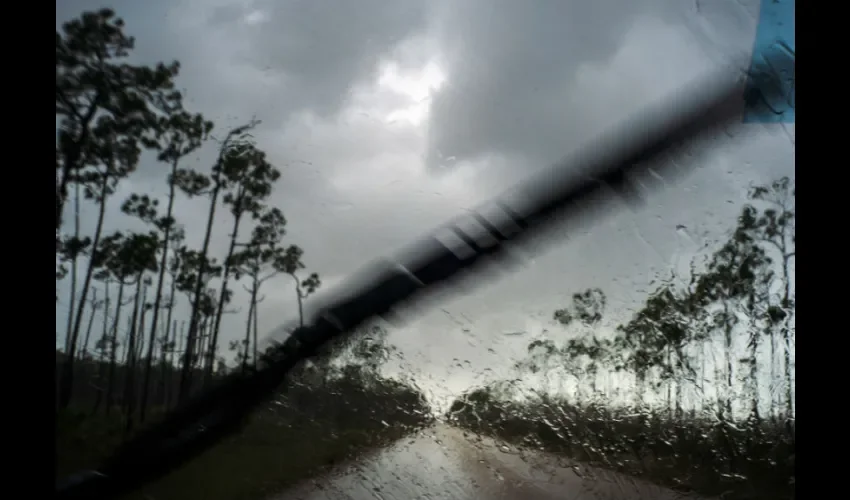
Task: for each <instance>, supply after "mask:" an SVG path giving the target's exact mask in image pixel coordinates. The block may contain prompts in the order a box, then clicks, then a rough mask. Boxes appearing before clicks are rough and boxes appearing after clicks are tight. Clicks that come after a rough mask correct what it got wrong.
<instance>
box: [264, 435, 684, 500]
mask: <svg viewBox="0 0 850 500" xmlns="http://www.w3.org/2000/svg"><path fill="white" fill-rule="evenodd" d="M681 498H694V499H695V498H698V497H695V496H684V495H682V494H679V493H676V492H673V491H671V490H668V489H665V488H661V487H658V486H655V485H653V484H650V483H648V482H645V481H641V480H637V479H634V478H631V477H629V476H625V475H622V474H617V473H614V472H609V471H605V470H600V469H589V468H587V467H583V466H580V465H578V464H576V463H572V462H568V461H565V460H564V459H560V458H557V457H554V456H551V455H548V454H544V453H536V452H528V451H526V452H520V451H518V450H515V449H512V448H511V447H508V446H505V445H503V444H500V443H497V442H495V441H494V440H492V439H489V438H480V437H478V436H473V435H468V434H465V433H464V432H463V431H460V430H458V429H455V428H452V427H448V426H444V425H438V426H436V427H434V428H432V429H429V430H427V431H424V432H422V433H420V434H419V435H417V436H413V437H410V438H408V439H405V440H402V441H399V442H398V443H396V444H395V445H394V446H392V447H390V448H388V449H386V450H384V451H382V452H380V453H378V454H377V455H375V456H374V457H371V458H368V459H365V460H361V462H360V463H359V464H357V465H354V466H348V467H346V468H344V469H342V470H338V471H336V472H335V473H333V474H330V475H328V476H325V477H323V478H320V479H317V480H312V481H309V482H305V483H303V484H301V485H298V486H296V487H295V488H293V489H291V490H289V491H286V492H283V493H281V494H280V495H277V496H276V497H274V500H337V499H339V500H342V499H345V500H370V499H374V500H415V499H422V500H426V499H427V500H444V499H445V500H466V499H470V500H472V499H485V500H509V499H510V500H514V499H515V500H556V499H557V500H633V499H634V500H672V499H681Z"/></svg>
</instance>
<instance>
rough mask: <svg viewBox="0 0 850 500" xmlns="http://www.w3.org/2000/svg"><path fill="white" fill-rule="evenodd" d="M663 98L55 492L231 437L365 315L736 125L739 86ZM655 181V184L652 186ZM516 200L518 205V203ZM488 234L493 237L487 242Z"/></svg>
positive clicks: (429, 243)
mask: <svg viewBox="0 0 850 500" xmlns="http://www.w3.org/2000/svg"><path fill="white" fill-rule="evenodd" d="M689 90H691V92H690V93H688V94H684V93H682V94H679V95H678V96H675V97H674V98H672V99H669V100H667V101H666V102H665V104H664V105H663V106H661V108H660V109H655V110H653V111H652V112H651V113H645V114H643V115H642V116H640V117H638V118H637V119H636V120H633V121H631V122H630V123H629V124H627V125H626V126H624V127H621V128H620V129H619V130H618V131H615V132H614V133H613V134H612V135H611V136H609V137H608V138H607V139H605V140H603V141H600V142H597V143H596V146H595V147H591V148H590V149H587V150H585V151H584V152H583V153H580V154H578V155H575V156H573V157H571V158H569V159H568V160H565V161H564V162H560V163H559V164H557V165H554V166H552V167H550V168H548V169H545V170H544V171H542V172H540V173H538V174H536V175H534V176H532V177H531V178H530V179H529V180H527V181H525V182H523V183H521V184H520V185H519V186H517V187H516V188H514V189H512V190H511V191H509V192H508V193H505V194H504V195H502V196H500V197H498V198H496V199H495V200H494V201H492V202H491V203H489V204H487V205H486V206H489V207H494V209H495V211H496V212H500V213H499V216H498V217H496V219H499V220H493V218H492V217H491V218H486V217H484V216H483V215H481V213H482V211H477V212H475V213H473V214H472V215H464V217H471V218H472V220H474V221H475V222H476V223H477V224H478V225H479V226H480V227H482V228H483V229H484V231H485V232H486V233H487V234H489V235H490V237H491V238H492V239H491V244H489V245H488V244H483V243H478V242H477V239H476V238H475V237H474V235H469V234H467V233H465V232H464V231H462V230H461V229H460V227H461V226H460V225H459V224H458V223H457V222H458V221H455V223H451V224H448V225H447V226H445V227H444V228H443V229H449V230H451V231H453V232H454V233H455V234H457V235H458V236H459V237H461V239H462V240H464V241H465V242H466V244H467V246H468V247H470V249H471V250H472V252H471V253H470V252H467V255H466V256H463V257H462V256H459V255H458V254H457V253H456V252H454V251H453V250H452V249H451V248H448V247H447V246H446V245H444V244H443V243H441V242H440V241H439V240H438V239H437V237H436V236H435V235H434V234H433V233H432V235H430V236H428V237H426V238H425V239H424V240H422V241H421V242H420V243H418V244H416V245H414V246H413V248H412V251H411V252H407V253H405V254H404V255H401V256H400V257H399V258H398V259H395V260H394V261H393V262H395V263H396V264H395V265H392V266H388V267H387V268H386V269H384V271H383V272H381V273H378V275H377V276H375V277H374V278H373V279H371V281H369V282H368V283H367V284H365V285H363V286H362V287H361V288H360V289H359V290H358V291H357V292H356V293H349V294H346V296H345V297H337V299H335V300H332V301H329V302H328V303H327V305H326V307H324V308H323V309H322V311H321V312H320V313H318V314H317V315H316V316H317V319H316V320H315V321H313V322H312V323H311V324H310V325H309V326H307V327H302V328H299V329H297V330H296V331H295V332H293V334H292V335H291V336H290V337H289V338H287V339H286V340H285V341H284V342H283V343H282V344H279V345H277V346H274V347H273V348H271V349H270V350H269V351H268V353H267V354H266V355H265V356H264V359H263V361H262V363H261V366H260V367H259V368H257V369H255V370H253V371H249V372H248V373H236V374H232V375H229V376H228V377H226V378H225V379H224V380H222V381H221V382H220V383H218V384H217V385H215V386H214V387H213V388H212V389H211V390H209V391H207V392H206V393H204V394H202V395H200V396H198V397H196V398H194V399H191V400H190V401H189V402H188V403H187V404H185V405H183V406H181V407H179V408H177V409H176V410H174V411H173V412H171V413H170V414H169V415H167V416H166V417H165V418H164V419H163V420H162V421H161V422H160V423H158V424H156V425H154V426H152V427H150V428H148V429H146V430H142V431H141V432H139V434H137V435H136V436H135V437H134V438H132V439H131V440H130V441H128V442H127V443H126V444H124V445H123V446H121V447H120V448H119V449H118V451H117V452H116V453H115V454H114V455H113V456H112V457H111V458H110V459H109V460H107V461H106V462H105V463H104V464H103V465H102V467H101V468H100V469H98V471H97V472H95V471H89V472H83V473H80V474H77V475H74V476H71V477H69V478H67V479H65V480H64V481H61V482H60V483H58V484H57V486H56V494H57V496H58V497H60V498H69V499H70V498H89V499H99V498H112V497H114V496H118V495H120V494H123V493H126V492H128V491H132V490H134V489H136V488H138V487H139V486H141V485H142V484H144V483H146V482H149V481H152V480H154V479H156V478H158V477H161V476H163V475H164V474H166V473H167V472H169V471H171V470H173V469H174V468H176V467H177V466H179V465H180V464H182V463H184V462H186V461H188V460H190V459H191V458H192V457H194V456H196V455H198V454H199V453H201V452H202V451H204V450H206V449H208V448H209V447H211V446H212V445H213V444H215V443H216V442H218V441H220V440H221V439H222V438H223V437H225V436H227V435H229V434H231V433H233V432H234V431H236V430H237V429H239V427H240V426H241V424H242V423H243V422H244V420H245V418H246V416H247V415H249V414H250V413H251V411H252V410H253V409H255V408H256V407H257V406H259V405H260V404H261V403H262V402H263V401H265V400H266V399H267V398H269V397H270V396H271V395H272V394H273V393H274V391H275V390H276V389H278V388H279V387H280V386H281V384H282V383H283V382H284V379H285V376H286V375H287V373H289V372H290V370H292V369H293V368H294V367H295V366H296V365H297V364H298V363H299V362H301V361H302V360H304V359H306V358H308V357H310V356H313V355H314V354H316V353H317V351H318V350H319V349H320V348H321V347H322V346H324V345H325V344H326V343H328V342H329V341H331V340H332V339H335V338H337V337H339V336H342V335H344V334H347V333H348V332H351V331H352V330H353V329H354V328H356V327H357V326H358V325H360V324H361V323H363V322H364V321H366V320H368V319H370V318H372V317H374V316H380V315H385V314H388V313H390V312H391V310H392V309H393V308H394V307H398V305H399V304H401V303H404V302H408V301H411V300H413V299H418V298H420V297H422V296H423V295H425V292H427V291H428V290H429V289H431V290H432V289H434V287H435V285H439V284H441V283H447V282H448V280H450V279H451V278H453V277H456V276H457V275H458V273H460V272H461V271H467V270H474V269H476V268H479V269H480V267H481V266H480V264H481V262H482V261H486V260H489V259H491V258H493V257H497V256H500V255H504V252H503V251H504V250H505V249H506V245H507V244H508V243H510V244H515V243H516V244H522V242H527V241H528V240H529V239H531V238H532V237H534V236H536V235H544V234H546V233H547V231H549V230H550V229H551V228H552V227H553V226H554V225H560V224H562V223H563V219H564V217H565V216H570V215H575V212H576V211H575V210H574V209H575V208H582V207H583V206H587V204H588V202H590V201H593V200H598V199H599V197H600V195H605V194H609V193H608V191H610V190H613V191H614V192H616V193H619V194H620V195H622V196H623V197H625V198H626V199H627V200H634V199H635V198H637V199H640V197H641V193H640V191H641V190H643V189H647V188H648V187H649V186H646V185H643V184H642V181H643V180H646V179H647V178H648V177H647V176H661V177H665V176H667V177H668V178H669V177H678V176H679V175H681V174H684V173H686V169H687V167H686V166H683V165H679V164H676V163H675V162H666V163H665V162H662V161H659V160H660V159H661V157H662V156H663V155H664V154H666V153H668V152H670V151H671V150H672V149H675V148H676V147H678V146H682V145H686V144H690V143H693V142H694V141H697V140H699V139H703V138H706V137H710V136H712V135H713V133H714V132H716V131H718V130H720V129H722V128H723V127H727V126H730V125H732V124H734V123H736V122H740V119H741V114H742V112H743V86H742V84H741V83H740V82H739V81H736V82H731V83H725V84H721V83H719V80H712V81H711V82H709V83H708V84H703V85H700V86H699V88H696V89H689ZM656 184H657V183H656ZM517 203H518V204H519V205H520V206H519V207H518V206H517ZM493 240H495V241H494V242H493Z"/></svg>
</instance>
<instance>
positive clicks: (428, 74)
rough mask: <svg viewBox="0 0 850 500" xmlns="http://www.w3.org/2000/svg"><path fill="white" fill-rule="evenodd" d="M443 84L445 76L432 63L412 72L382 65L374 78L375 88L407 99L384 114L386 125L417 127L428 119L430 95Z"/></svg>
mask: <svg viewBox="0 0 850 500" xmlns="http://www.w3.org/2000/svg"><path fill="white" fill-rule="evenodd" d="M445 81H446V76H445V73H444V72H443V71H442V70H441V69H440V67H439V66H437V64H436V63H433V62H431V63H428V64H426V65H425V66H424V67H422V68H420V69H418V70H414V71H410V70H403V69H401V68H400V67H399V65H398V64H397V63H394V62H390V63H386V64H384V65H383V67H382V68H381V70H380V76H379V77H378V86H379V87H380V88H382V89H386V90H389V91H391V92H393V93H395V94H398V95H400V96H404V97H407V99H408V100H409V104H408V105H406V106H404V107H400V108H396V109H394V110H392V111H391V112H390V113H389V114H387V116H386V117H385V120H386V121H387V122H388V123H393V122H407V123H410V124H411V125H414V126H416V125H421V124H422V123H423V122H424V121H425V119H426V118H427V117H428V110H429V105H430V103H429V100H430V98H431V96H432V95H433V94H434V92H437V91H438V90H440V88H441V87H442V86H443V84H444V83H445Z"/></svg>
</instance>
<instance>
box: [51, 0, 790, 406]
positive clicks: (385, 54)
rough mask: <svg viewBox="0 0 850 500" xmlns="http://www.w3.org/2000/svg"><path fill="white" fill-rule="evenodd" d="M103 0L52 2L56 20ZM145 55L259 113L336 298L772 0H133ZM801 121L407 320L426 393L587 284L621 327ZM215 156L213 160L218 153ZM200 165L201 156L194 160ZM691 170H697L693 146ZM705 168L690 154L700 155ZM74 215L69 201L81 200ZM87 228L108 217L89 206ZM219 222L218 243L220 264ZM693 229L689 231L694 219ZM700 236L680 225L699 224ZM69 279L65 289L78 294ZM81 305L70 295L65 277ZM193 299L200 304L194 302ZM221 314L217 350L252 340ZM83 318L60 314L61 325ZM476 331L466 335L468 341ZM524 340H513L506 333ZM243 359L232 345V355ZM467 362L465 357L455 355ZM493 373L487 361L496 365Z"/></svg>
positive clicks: (276, 319) (311, 258) (699, 67)
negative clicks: (385, 258)
mask: <svg viewBox="0 0 850 500" xmlns="http://www.w3.org/2000/svg"><path fill="white" fill-rule="evenodd" d="M101 6H104V2H102V1H89V0H63V1H61V2H60V1H57V28H58V26H59V25H60V24H61V22H63V21H64V20H66V19H69V18H71V17H75V16H77V15H79V13H80V12H82V11H83V10H87V9H95V8H98V7H101ZM108 6H110V7H112V8H114V9H115V10H116V11H117V13H118V14H119V15H120V16H121V17H123V18H124V19H125V21H126V24H127V31H128V32H129V33H130V34H132V35H135V36H136V37H137V50H136V52H135V57H136V58H137V59H138V60H140V61H144V62H155V61H159V60H171V59H178V60H180V62H181V63H182V71H181V75H180V79H179V85H180V87H182V88H185V89H186V95H187V97H188V106H189V107H191V109H192V110H194V111H200V112H203V113H204V114H205V115H206V116H207V117H208V118H210V119H212V120H214V121H215V122H216V125H217V130H218V131H219V133H221V132H223V131H225V130H227V129H228V128H229V127H232V126H235V125H238V124H241V123H243V122H245V121H247V120H248V119H250V118H251V117H252V116H256V117H257V118H259V119H261V120H262V121H263V124H262V126H261V127H260V128H259V129H258V131H257V134H256V137H257V141H258V144H259V146H260V147H261V148H262V149H264V150H266V151H267V152H268V154H269V156H270V159H271V160H272V162H273V163H274V164H275V165H277V166H278V168H279V169H280V170H281V172H282V176H281V179H280V181H279V182H278V185H277V188H276V191H275V193H274V195H273V197H272V199H271V200H270V203H271V204H273V205H275V206H278V207H280V208H281V209H282V210H283V211H284V212H285V214H286V217H287V219H288V220H289V225H288V235H287V241H288V242H291V243H296V244H298V245H300V246H301V247H302V248H304V250H305V259H304V260H305V262H306V263H307V265H308V270H309V271H316V272H318V273H319V274H320V275H321V276H322V278H323V281H324V283H325V285H324V287H325V288H330V287H332V285H334V284H335V283H338V282H339V281H340V280H341V279H342V278H343V277H344V276H346V275H347V274H348V273H351V272H352V271H354V270H356V269H357V268H358V267H360V266H361V265H363V264H364V263H366V262H368V261H369V260H371V259H373V258H375V257H379V256H382V255H386V254H389V253H391V251H392V250H393V249H395V248H398V247H399V246H401V245H404V244H405V243H407V242H409V241H410V240H411V239H414V238H415V237H417V236H420V235H421V234H422V233H423V232H425V231H427V230H429V229H431V228H433V227H434V226H435V225H437V224H439V223H441V222H443V221H444V220H446V219H448V218H450V217H451V216H453V215H455V214H457V213H459V212H461V211H463V210H464V209H465V208H468V207H472V206H474V205H476V203H477V202H479V201H482V200H484V199H487V198H488V197H490V196H492V195H493V194H496V193H498V192H499V191H500V190H501V189H503V188H505V187H507V186H509V185H511V184H512V183H513V182H515V181H516V180H518V179H521V178H522V177H524V176H526V175H528V174H529V173H530V172H533V171H534V170H535V169H537V168H540V167H543V166H546V165H547V164H548V163H551V162H553V161H554V160H557V159H558V158H560V157H562V156H563V155H565V154H566V153H568V152H570V151H571V150H573V149H574V148H576V147H577V146H579V145H581V144H582V143H583V142H584V141H586V140H588V139H591V138H593V137H594V135H595V134H597V133H598V132H600V131H602V130H604V129H605V128H606V126H607V125H610V124H612V123H615V122H616V121H617V120H619V119H621V118H623V117H626V116H628V115H629V114H630V113H632V112H634V111H636V110H638V109H640V108H641V107H642V106H644V105H646V104H647V103H649V102H651V101H653V100H657V99H658V98H660V97H662V96H664V95H667V94H668V93H669V92H670V91H671V90H673V89H676V88H679V87H680V86H681V85H682V84H683V83H684V82H687V81H690V80H692V79H693V78H694V77H695V76H696V75H698V74H700V73H701V72H703V71H705V70H707V69H710V68H713V67H716V66H717V65H723V64H725V65H728V66H730V67H731V66H735V65H738V66H740V64H741V61H745V60H746V58H747V57H748V53H749V51H750V49H751V47H752V44H753V39H754V36H755V25H756V20H757V17H758V2H757V1H756V0H716V1H712V2H706V1H703V2H700V1H698V0H697V1H696V2H683V1H680V0H628V1H625V0H535V1H524V2H523V1H510V0H466V1H449V0H434V1H428V2H425V1H413V0H395V1H384V0H357V1H345V0H334V1H331V0H321V1H317V0H313V1H307V0H302V1H293V0H257V1H250V0H244V1H239V0H168V1H165V0H149V1H146V2H137V1H130V0H116V1H113V2H111V3H110V4H108ZM793 134H794V128H793V126H788V125H770V126H767V125H751V126H748V127H747V128H746V129H744V130H741V131H739V133H737V134H736V135H735V137H733V138H731V139H729V140H727V141H725V142H724V143H722V144H720V143H719V144H718V145H717V146H716V147H714V148H712V149H711V151H710V152H709V153H707V154H703V155H700V156H698V157H697V158H698V161H699V162H700V164H699V167H700V168H699V170H698V171H697V172H696V173H695V174H694V175H692V176H691V177H689V178H688V179H687V180H685V181H683V182H681V183H679V184H677V185H675V186H671V188H670V189H668V190H667V191H665V192H663V193H659V194H658V195H656V196H654V197H653V199H652V200H651V202H650V203H649V204H648V205H647V206H646V207H645V208H643V209H641V210H639V211H629V210H624V211H620V212H618V213H617V214H616V215H614V216H612V217H610V218H608V219H606V220H604V221H603V222H600V223H598V224H595V225H593V226H592V227H588V228H587V231H585V232H584V233H583V234H575V235H571V237H570V239H569V241H566V240H565V241H564V243H563V244H562V245H559V246H557V247H555V248H554V249H550V251H549V252H547V253H546V254H544V255H532V256H531V257H533V258H531V259H529V260H528V261H527V262H526V268H525V269H524V270H523V271H522V272H519V273H515V274H512V275H509V276H507V277H505V278H503V279H502V280H500V281H499V282H497V283H495V284H492V285H490V286H489V287H487V288H486V289H480V290H477V291H476V292H475V293H474V294H471V295H468V296H466V297H463V298H460V299H455V300H452V301H451V302H448V303H445V304H443V305H442V309H440V308H437V309H433V310H432V311H431V312H429V313H428V314H425V315H423V316H421V317H420V318H419V319H418V320H417V321H415V322H413V323H411V324H409V325H407V326H405V327H404V328H400V329H396V330H394V331H393V333H392V341H393V342H394V343H395V344H397V345H398V346H399V347H400V349H401V351H402V352H403V354H404V359H405V362H406V363H408V364H409V366H411V367H413V368H414V369H415V370H417V371H419V372H420V373H421V374H422V377H424V378H431V379H432V382H431V383H430V384H428V383H424V382H423V384H426V385H433V384H437V385H441V386H445V387H447V388H450V389H453V390H457V389H460V388H462V387H464V386H466V385H468V384H469V383H470V382H471V380H472V378H473V377H475V376H481V375H482V374H484V375H485V376H486V375H487V374H492V373H497V372H499V371H500V370H502V369H503V367H505V366H509V365H511V364H512V361H511V360H510V355H511V353H514V352H520V351H522V350H523V348H524V346H525V345H526V344H527V343H528V341H529V340H530V339H531V338H533V337H534V336H535V335H539V334H540V333H541V331H542V329H544V328H548V329H549V330H550V334H551V335H563V334H562V333H559V332H558V328H557V327H555V326H553V325H551V324H550V318H551V315H552V311H553V310H554V309H555V308H557V307H560V306H562V305H565V304H566V303H567V300H568V297H569V296H570V295H572V293H574V292H576V291H579V290H582V289H584V288H587V287H590V286H596V287H600V288H601V289H602V290H603V291H604V292H605V293H606V294H607V295H608V297H609V305H610V308H609V318H610V320H611V322H612V323H616V322H618V321H620V320H622V319H623V318H626V317H627V316H628V314H629V313H630V311H632V310H633V309H634V306H635V304H637V303H638V302H639V301H641V300H642V299H643V298H644V297H645V293H646V291H647V290H648V289H649V286H650V285H649V283H650V282H651V280H653V278H655V277H656V276H657V275H658V273H664V272H667V271H669V270H670V269H671V268H675V269H679V270H683V269H685V268H686V267H687V263H688V261H689V259H690V258H691V256H692V255H693V252H694V251H695V250H696V249H697V248H698V247H700V246H701V245H702V244H703V243H704V242H706V241H714V240H717V239H719V238H722V237H723V235H724V231H726V230H728V229H729V228H730V227H731V225H732V223H733V222H734V216H735V214H736V212H737V211H738V210H740V206H741V204H742V202H743V195H744V193H745V191H746V188H747V186H748V185H749V184H750V183H751V182H757V183H763V182H768V181H770V180H773V179H775V178H777V177H779V176H782V175H789V176H792V177H793V176H794V145H793ZM212 153H213V149H212V148H208V149H206V150H205V151H203V152H202V153H201V154H200V155H199V156H198V159H197V161H198V162H199V163H198V166H199V167H201V166H202V165H208V164H209V163H210V161H211V155H212ZM193 161H194V159H193ZM679 161H683V162H687V161H691V160H689V159H688V158H681V159H679ZM694 161H695V160H694ZM164 171H165V167H164V166H163V165H161V164H156V163H155V162H152V161H150V160H149V159H146V160H145V161H143V163H142V165H140V168H139V170H138V172H137V173H136V174H134V176H133V177H132V178H131V179H129V180H128V181H125V182H124V183H123V184H122V186H121V192H120V193H119V195H118V196H117V197H116V198H115V200H114V203H113V206H112V209H111V210H110V212H109V214H108V216H107V227H108V228H109V229H110V230H112V229H116V228H126V227H128V224H129V222H128V219H127V218H126V217H124V216H122V215H121V214H120V213H119V211H118V210H117V206H118V205H119V204H120V201H121V199H122V198H123V197H125V196H126V195H127V194H129V193H132V192H137V193H146V194H152V195H156V196H160V197H164V195H165V193H166V189H167V187H166V185H165V181H164V179H165V175H164ZM66 208H67V207H66ZM206 210H207V207H206V206H205V204H204V202H203V201H198V200H192V201H189V200H186V199H185V198H181V199H180V201H179V202H178V205H177V212H176V213H177V218H178V220H179V221H180V222H181V223H183V224H185V225H186V226H187V228H188V234H189V238H190V241H191V242H194V243H195V244H198V245H199V243H200V241H201V238H202V236H203V233H202V231H203V227H204V223H205V217H206ZM86 214H87V215H88V217H89V218H88V220H86V221H85V222H84V227H86V228H88V229H91V228H93V226H94V220H93V215H94V211H93V210H91V209H89V210H87V211H86ZM228 226H229V222H228V221H227V217H226V216H222V218H221V219H220V222H219V224H218V225H217V226H216V228H215V229H216V231H215V233H214V234H213V245H212V248H213V252H214V254H215V255H217V256H222V255H223V254H224V252H225V248H226V242H227V238H228V234H227V233H228V230H227V228H228ZM677 228H679V229H677ZM683 228H684V229H683ZM61 286H63V287H64V286H67V284H63V285H61ZM59 293H60V299H61V301H62V302H63V303H67V288H61V287H60V291H59ZM263 293H264V294H265V295H266V298H265V301H264V302H263V303H262V304H261V307H260V330H261V332H271V331H273V330H275V328H276V327H278V326H279V325H281V324H283V323H284V322H285V321H286V320H288V319H290V318H292V317H293V314H294V313H295V296H294V293H293V289H292V283H291V281H290V280H289V278H287V277H280V278H278V279H275V280H272V281H270V282H268V283H267V284H266V285H265V286H264V290H263ZM184 302H185V301H184ZM246 302H247V294H246V293H244V292H243V290H242V289H241V287H238V288H237V289H236V298H235V304H234V307H235V308H237V309H238V308H241V310H242V311H241V313H239V314H235V315H229V316H226V317H225V318H224V321H223V335H224V336H225V340H224V342H222V345H226V343H227V340H229V339H232V338H236V337H238V336H240V335H242V332H243V331H244V326H243V325H244V314H245V313H246V312H247V304H246ZM65 311H66V309H65V308H64V307H63V306H62V304H60V305H59V306H58V307H57V320H56V323H57V331H59V332H62V331H64V329H65V327H64V315H65ZM464 330H468V331H464ZM520 331H524V332H527V333H526V334H524V335H518V336H517V335H504V334H505V333H509V332H520ZM227 356H228V358H230V357H231V355H230V353H228V354H227ZM454 358H457V359H458V360H460V361H461V362H463V361H465V360H469V361H470V363H471V364H470V365H468V366H466V367H465V368H458V367H456V366H455V363H453V362H452V360H453V359H454ZM487 368H489V369H490V370H489V371H488V370H487Z"/></svg>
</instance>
